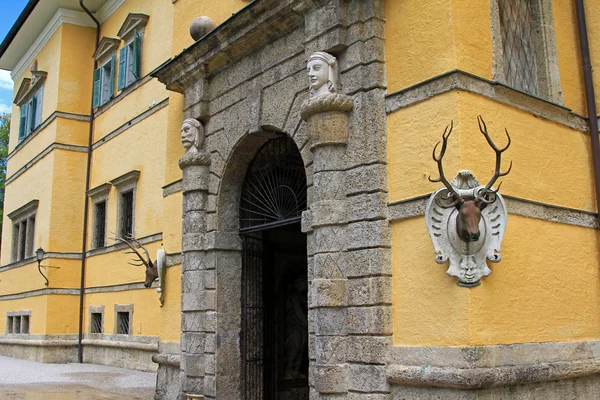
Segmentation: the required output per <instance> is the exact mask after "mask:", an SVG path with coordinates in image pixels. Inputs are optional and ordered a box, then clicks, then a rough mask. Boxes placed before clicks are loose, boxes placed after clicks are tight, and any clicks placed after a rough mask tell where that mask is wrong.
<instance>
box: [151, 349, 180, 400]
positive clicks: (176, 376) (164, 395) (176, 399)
mask: <svg viewBox="0 0 600 400" xmlns="http://www.w3.org/2000/svg"><path fill="white" fill-rule="evenodd" d="M152 361H154V362H155V363H156V364H157V365H158V372H157V376H156V393H155V396H154V398H155V399H156V400H180V399H181V396H182V394H181V370H180V355H179V354H171V353H161V354H156V355H154V356H152Z"/></svg>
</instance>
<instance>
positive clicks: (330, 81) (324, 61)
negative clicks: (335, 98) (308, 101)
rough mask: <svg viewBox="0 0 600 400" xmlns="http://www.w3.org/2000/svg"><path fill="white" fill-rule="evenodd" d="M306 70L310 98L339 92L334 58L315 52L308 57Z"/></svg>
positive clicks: (336, 65)
mask: <svg viewBox="0 0 600 400" xmlns="http://www.w3.org/2000/svg"><path fill="white" fill-rule="evenodd" d="M306 69H307V71H308V79H309V85H310V95H311V96H312V97H315V96H321V95H324V94H330V93H337V92H338V91H339V89H340V87H339V80H338V74H339V71H338V64H337V59H336V58H335V57H334V56H332V55H331V54H329V53H325V52H324V51H317V52H316V53H313V54H312V55H311V56H310V57H309V59H308V63H307V65H306Z"/></svg>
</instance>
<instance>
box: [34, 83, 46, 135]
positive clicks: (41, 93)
mask: <svg viewBox="0 0 600 400" xmlns="http://www.w3.org/2000/svg"><path fill="white" fill-rule="evenodd" d="M43 96H44V87H43V86H42V87H41V88H40V90H38V91H37V93H36V94H35V97H36V109H35V126H36V128H37V127H38V126H40V125H41V123H42V98H43Z"/></svg>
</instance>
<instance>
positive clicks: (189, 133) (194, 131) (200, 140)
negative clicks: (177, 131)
mask: <svg viewBox="0 0 600 400" xmlns="http://www.w3.org/2000/svg"><path fill="white" fill-rule="evenodd" d="M181 143H183V147H184V148H185V154H191V153H197V152H198V150H200V148H201V147H202V145H203V144H204V127H203V126H202V124H201V123H200V122H199V121H198V120H195V119H193V118H188V119H186V120H185V121H183V124H181Z"/></svg>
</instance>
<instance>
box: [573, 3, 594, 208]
mask: <svg viewBox="0 0 600 400" xmlns="http://www.w3.org/2000/svg"><path fill="white" fill-rule="evenodd" d="M575 7H576V10H577V28H578V29H579V46H580V50H581V64H582V66H583V81H584V85H585V103H586V106H587V115H588V124H589V127H590V136H591V137H592V164H593V167H594V180H595V183H596V207H598V212H599V213H598V216H599V217H600V144H599V142H598V114H597V112H596V97H595V95H594V81H593V80H592V63H591V61H590V46H589V42H588V36H587V25H586V23H585V10H584V7H583V0H575Z"/></svg>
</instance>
